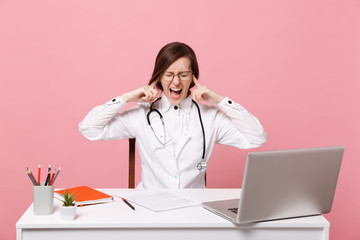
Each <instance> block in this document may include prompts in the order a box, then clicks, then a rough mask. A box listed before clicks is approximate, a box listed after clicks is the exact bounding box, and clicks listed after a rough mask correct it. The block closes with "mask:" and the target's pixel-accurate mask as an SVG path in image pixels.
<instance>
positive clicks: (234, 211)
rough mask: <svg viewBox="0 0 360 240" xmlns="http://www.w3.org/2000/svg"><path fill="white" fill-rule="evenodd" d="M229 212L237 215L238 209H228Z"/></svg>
mask: <svg viewBox="0 0 360 240" xmlns="http://www.w3.org/2000/svg"><path fill="white" fill-rule="evenodd" d="M228 210H229V211H232V212H233V213H235V214H237V212H238V208H228Z"/></svg>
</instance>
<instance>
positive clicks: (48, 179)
mask: <svg viewBox="0 0 360 240" xmlns="http://www.w3.org/2000/svg"><path fill="white" fill-rule="evenodd" d="M50 174H51V166H50V164H49V167H48V175H47V177H46V180H45V186H47V185H48V184H49V182H50Z"/></svg>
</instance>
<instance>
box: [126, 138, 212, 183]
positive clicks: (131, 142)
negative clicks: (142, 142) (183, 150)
mask: <svg viewBox="0 0 360 240" xmlns="http://www.w3.org/2000/svg"><path fill="white" fill-rule="evenodd" d="M135 141H136V139H135V138H129V188H135ZM205 186H206V173H205Z"/></svg>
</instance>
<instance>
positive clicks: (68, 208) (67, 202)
mask: <svg viewBox="0 0 360 240" xmlns="http://www.w3.org/2000/svg"><path fill="white" fill-rule="evenodd" d="M62 198H63V199H62V200H61V201H62V202H63V206H61V207H60V214H61V219H62V220H74V219H75V215H76V204H75V196H74V194H73V193H70V192H68V191H66V190H65V192H64V194H63V195H62Z"/></svg>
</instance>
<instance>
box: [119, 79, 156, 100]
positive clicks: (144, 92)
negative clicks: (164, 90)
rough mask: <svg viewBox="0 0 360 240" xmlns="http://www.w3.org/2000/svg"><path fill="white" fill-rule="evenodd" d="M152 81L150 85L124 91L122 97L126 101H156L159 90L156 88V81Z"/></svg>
mask: <svg viewBox="0 0 360 240" xmlns="http://www.w3.org/2000/svg"><path fill="white" fill-rule="evenodd" d="M158 81H159V80H156V81H154V82H152V83H151V84H150V85H149V86H143V87H141V88H138V89H136V90H134V91H131V92H127V93H124V94H123V95H121V98H122V99H123V100H125V101H126V102H154V101H156V99H157V98H158V92H159V91H158V90H157V89H155V86H156V83H157V82H158Z"/></svg>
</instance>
